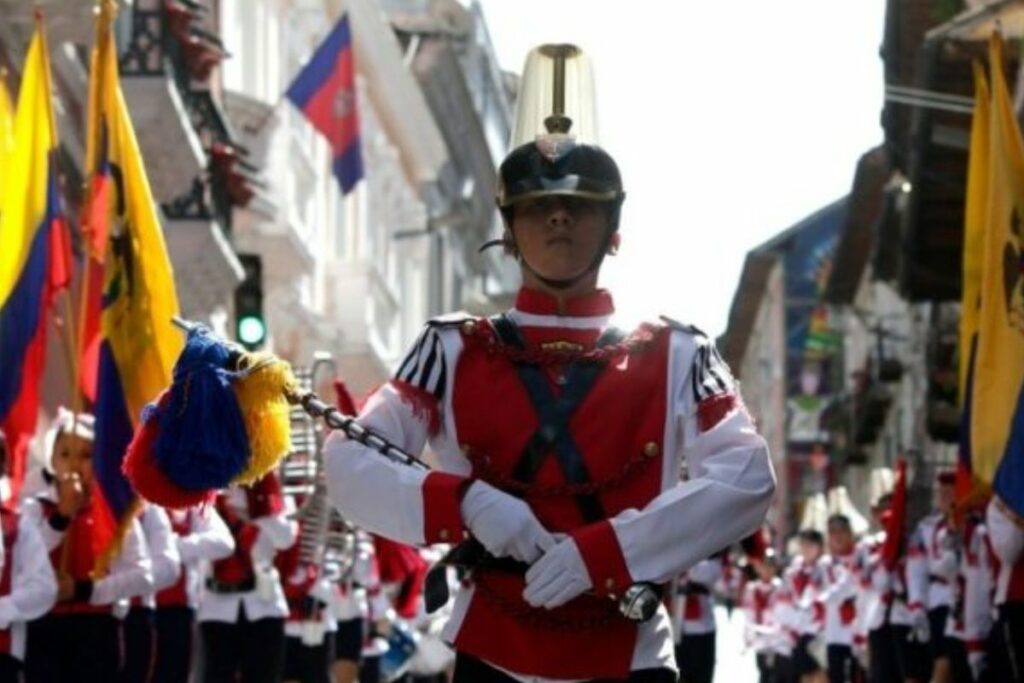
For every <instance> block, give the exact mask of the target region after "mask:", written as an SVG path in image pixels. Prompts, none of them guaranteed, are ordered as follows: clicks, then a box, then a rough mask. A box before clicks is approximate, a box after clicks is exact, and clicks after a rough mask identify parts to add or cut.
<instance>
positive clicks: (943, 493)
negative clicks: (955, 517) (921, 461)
mask: <svg viewBox="0 0 1024 683" xmlns="http://www.w3.org/2000/svg"><path fill="white" fill-rule="evenodd" d="M937 504H938V508H939V512H941V513H942V514H944V515H946V514H949V511H950V510H951V509H952V508H953V485H952V484H939V492H938V502H937Z"/></svg>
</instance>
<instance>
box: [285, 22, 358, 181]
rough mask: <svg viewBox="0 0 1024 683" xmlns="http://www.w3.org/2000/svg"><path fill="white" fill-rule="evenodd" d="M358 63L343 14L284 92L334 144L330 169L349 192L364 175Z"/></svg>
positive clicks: (331, 144) (329, 141)
mask: <svg viewBox="0 0 1024 683" xmlns="http://www.w3.org/2000/svg"><path fill="white" fill-rule="evenodd" d="M355 71H356V70H355V63H354V56H353V48H352V32H351V30H350V29H349V22H348V15H347V14H345V15H342V17H341V19H340V20H339V21H338V23H337V24H335V26H334V28H333V29H331V32H330V33H329V34H328V35H327V38H325V39H324V42H323V43H321V45H320V47H318V48H317V50H316V52H315V53H314V54H313V57H312V59H310V60H309V63H307V64H306V66H304V67H303V68H302V71H300V72H299V74H298V75H297V76H296V77H295V80H294V81H292V84H291V85H290V86H289V87H288V90H287V91H286V92H285V97H287V98H288V99H289V100H290V101H291V102H292V103H293V104H294V105H295V106H296V107H298V108H299V109H300V110H301V111H302V113H303V114H304V115H305V116H306V118H307V119H308V120H309V122H310V123H311V124H313V127H314V128H316V129H317V130H318V131H320V133H321V134H322V135H323V136H324V137H325V138H326V139H327V143H328V144H329V145H330V146H331V156H332V162H331V169H332V171H333V172H334V176H335V177H336V178H337V179H338V183H339V184H340V185H341V191H342V193H348V192H349V191H350V190H351V189H352V188H353V187H355V185H356V183H357V182H359V180H360V179H361V178H362V177H363V154H362V150H361V149H360V144H359V110H358V107H357V106H356V79H355Z"/></svg>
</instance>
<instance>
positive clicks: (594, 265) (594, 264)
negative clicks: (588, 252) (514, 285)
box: [508, 225, 618, 290]
mask: <svg viewBox="0 0 1024 683" xmlns="http://www.w3.org/2000/svg"><path fill="white" fill-rule="evenodd" d="M617 227H618V226H616V225H609V226H608V228H607V229H606V231H605V235H604V240H602V242H601V247H600V248H599V249H598V250H597V253H596V254H594V258H593V260H592V261H591V262H590V265H589V266H587V268H586V270H584V271H583V272H581V273H580V274H578V275H574V276H573V277H571V278H566V279H564V280H561V279H554V278H549V277H544V276H543V275H541V274H540V273H538V272H537V270H536V269H535V268H534V267H533V266H531V265H530V262H529V261H527V260H526V257H525V256H523V252H522V251H521V250H520V249H519V245H518V244H516V233H515V231H514V230H513V229H512V228H511V227H510V228H509V230H508V232H509V235H511V237H512V247H513V248H514V249H515V252H516V255H517V256H518V257H519V262H520V263H522V264H523V267H524V268H526V269H527V270H528V271H530V274H532V275H533V276H534V277H535V278H537V279H538V280H540V281H541V282H543V283H544V284H545V285H546V286H548V287H550V288H551V289H559V290H563V289H569V288H570V287H572V286H573V285H575V284H576V283H578V282H579V281H580V280H582V279H583V278H585V277H587V276H588V275H590V274H591V273H593V272H595V271H596V270H597V269H598V268H600V267H601V263H602V262H603V261H604V257H605V255H607V253H608V247H609V246H611V243H612V238H613V237H614V236H615V232H616V230H617Z"/></svg>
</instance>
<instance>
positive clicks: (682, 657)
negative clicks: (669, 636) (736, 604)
mask: <svg viewBox="0 0 1024 683" xmlns="http://www.w3.org/2000/svg"><path fill="white" fill-rule="evenodd" d="M676 666H678V667H679V680H680V681H682V682H683V683H711V681H712V680H713V679H714V677H715V632H714V631H712V632H711V633H686V634H684V635H683V639H682V640H681V641H679V644H678V645H676Z"/></svg>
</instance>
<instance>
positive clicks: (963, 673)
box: [947, 638, 974, 683]
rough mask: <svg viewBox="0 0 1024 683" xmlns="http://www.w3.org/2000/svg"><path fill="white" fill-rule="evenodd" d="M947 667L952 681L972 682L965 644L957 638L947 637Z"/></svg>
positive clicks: (972, 676)
mask: <svg viewBox="0 0 1024 683" xmlns="http://www.w3.org/2000/svg"><path fill="white" fill-rule="evenodd" d="M947 655H948V656H949V668H950V674H951V675H952V678H953V683H974V674H973V673H971V663H970V661H969V660H968V659H967V645H966V644H965V643H964V641H962V640H960V639H959V638H950V639H949V651H948V653H947Z"/></svg>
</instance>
